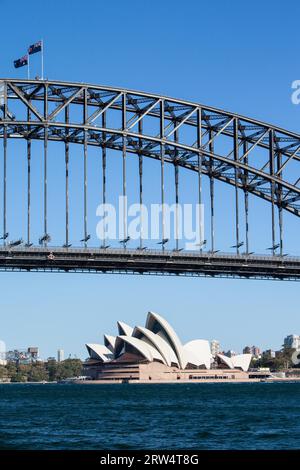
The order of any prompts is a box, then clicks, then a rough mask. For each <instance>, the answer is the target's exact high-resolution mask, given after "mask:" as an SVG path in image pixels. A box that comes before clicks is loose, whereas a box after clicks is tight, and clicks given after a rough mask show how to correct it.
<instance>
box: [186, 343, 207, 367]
mask: <svg viewBox="0 0 300 470" xmlns="http://www.w3.org/2000/svg"><path fill="white" fill-rule="evenodd" d="M183 350H184V353H185V358H186V360H187V363H189V364H191V365H194V366H202V365H204V366H205V367H206V369H210V366H211V357H212V355H211V352H210V344H209V342H208V341H207V340H205V339H195V340H193V341H189V342H188V343H186V344H185V345H184V346H183Z"/></svg>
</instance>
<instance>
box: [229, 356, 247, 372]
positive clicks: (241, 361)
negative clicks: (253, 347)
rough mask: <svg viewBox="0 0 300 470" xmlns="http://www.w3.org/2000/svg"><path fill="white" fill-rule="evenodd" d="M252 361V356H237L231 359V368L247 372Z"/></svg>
mask: <svg viewBox="0 0 300 470" xmlns="http://www.w3.org/2000/svg"><path fill="white" fill-rule="evenodd" d="M251 359H252V354H237V355H236V356H233V357H232V358H231V360H232V363H233V366H234V367H237V368H240V369H242V370H243V371H244V372H247V370H248V369H249V366H250V362H251Z"/></svg>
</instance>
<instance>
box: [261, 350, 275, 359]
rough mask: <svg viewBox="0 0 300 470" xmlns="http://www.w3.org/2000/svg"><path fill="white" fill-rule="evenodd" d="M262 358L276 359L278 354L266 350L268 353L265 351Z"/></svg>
mask: <svg viewBox="0 0 300 470" xmlns="http://www.w3.org/2000/svg"><path fill="white" fill-rule="evenodd" d="M262 356H263V357H264V358H265V359H274V358H275V357H276V352H275V351H273V349H266V351H263V353H262Z"/></svg>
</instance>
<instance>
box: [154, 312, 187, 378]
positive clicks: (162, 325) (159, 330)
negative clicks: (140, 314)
mask: <svg viewBox="0 0 300 470" xmlns="http://www.w3.org/2000/svg"><path fill="white" fill-rule="evenodd" d="M146 328H147V329H149V330H151V331H153V333H156V334H158V335H159V336H162V338H163V339H164V340H165V341H167V342H168V343H169V345H170V346H171V348H172V349H173V351H174V353H175V354H176V357H177V359H178V363H179V367H181V368H182V369H184V368H185V366H186V364H187V361H186V359H185V356H184V351H183V347H182V344H181V342H180V340H179V338H178V336H177V334H176V333H175V331H174V330H173V328H172V327H171V325H170V324H169V323H168V322H167V320H165V319H164V318H163V317H161V316H160V315H158V314H157V313H154V312H149V313H148V316H147V320H146Z"/></svg>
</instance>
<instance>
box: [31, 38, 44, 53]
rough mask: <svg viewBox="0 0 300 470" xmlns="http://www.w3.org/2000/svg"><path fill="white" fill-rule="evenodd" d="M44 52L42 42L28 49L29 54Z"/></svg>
mask: <svg viewBox="0 0 300 470" xmlns="http://www.w3.org/2000/svg"><path fill="white" fill-rule="evenodd" d="M41 50H42V41H38V42H36V43H35V44H31V46H29V47H28V54H29V55H31V54H35V53H36V52H40V51H41Z"/></svg>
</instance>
